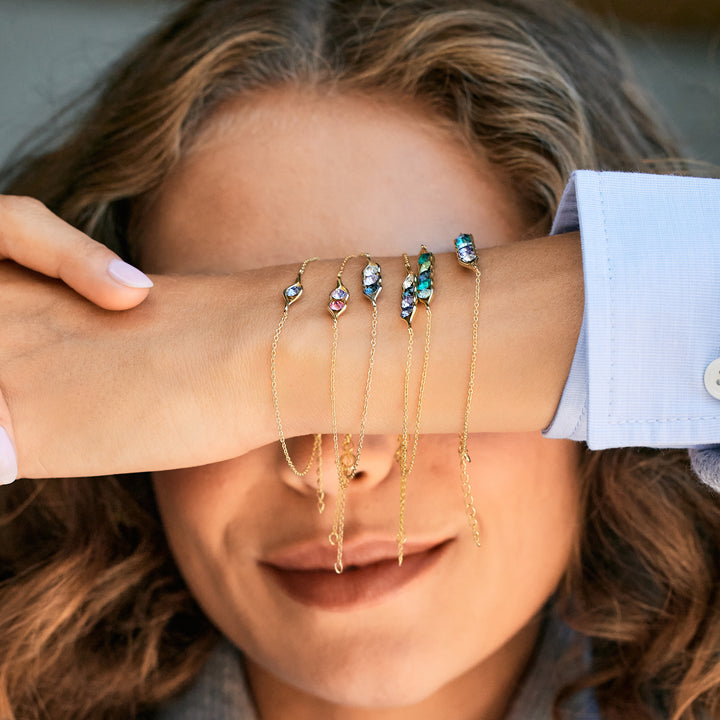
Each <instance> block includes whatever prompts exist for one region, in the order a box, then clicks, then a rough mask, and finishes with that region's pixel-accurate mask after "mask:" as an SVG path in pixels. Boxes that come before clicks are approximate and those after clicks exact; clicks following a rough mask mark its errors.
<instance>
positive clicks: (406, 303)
mask: <svg viewBox="0 0 720 720" xmlns="http://www.w3.org/2000/svg"><path fill="white" fill-rule="evenodd" d="M414 305H415V298H414V297H404V298H403V299H402V300H400V307H401V308H403V309H405V308H411V307H413V306H414Z"/></svg>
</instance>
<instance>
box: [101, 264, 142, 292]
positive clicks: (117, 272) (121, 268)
mask: <svg viewBox="0 0 720 720" xmlns="http://www.w3.org/2000/svg"><path fill="white" fill-rule="evenodd" d="M108 273H110V277H112V278H113V280H115V281H116V282H119V283H120V284H121V285H124V286H125V287H131V288H151V287H152V286H153V281H152V280H151V279H150V278H149V277H148V276H147V275H146V274H145V273H142V272H140V271H139V270H138V269H137V268H136V267H133V266H132V265H128V263H126V262H124V261H123V260H113V261H112V262H111V263H110V264H109V265H108Z"/></svg>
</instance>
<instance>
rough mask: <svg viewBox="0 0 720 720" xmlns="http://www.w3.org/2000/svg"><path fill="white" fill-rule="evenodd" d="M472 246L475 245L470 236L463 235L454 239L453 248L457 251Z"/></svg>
mask: <svg viewBox="0 0 720 720" xmlns="http://www.w3.org/2000/svg"><path fill="white" fill-rule="evenodd" d="M468 245H469V246H470V247H472V246H474V245H475V243H474V242H473V239H472V237H471V236H470V235H466V234H465V233H463V234H462V235H458V236H457V237H456V238H455V247H456V248H457V249H458V250H459V249H460V248H461V247H467V246H468Z"/></svg>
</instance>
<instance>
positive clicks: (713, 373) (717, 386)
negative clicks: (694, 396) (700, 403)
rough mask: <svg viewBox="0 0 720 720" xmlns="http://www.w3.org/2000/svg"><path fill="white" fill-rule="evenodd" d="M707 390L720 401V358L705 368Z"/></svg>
mask: <svg viewBox="0 0 720 720" xmlns="http://www.w3.org/2000/svg"><path fill="white" fill-rule="evenodd" d="M705 389H706V390H707V391H708V392H709V393H710V394H711V395H712V396H713V397H714V398H717V399H718V400H720V358H718V359H717V360H713V361H712V362H711V363H710V364H709V365H708V366H707V367H706V368H705Z"/></svg>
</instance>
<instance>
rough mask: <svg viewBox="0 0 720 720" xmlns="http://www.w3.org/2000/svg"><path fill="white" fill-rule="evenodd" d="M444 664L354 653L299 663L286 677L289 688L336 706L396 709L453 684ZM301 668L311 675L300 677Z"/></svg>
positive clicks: (400, 655) (401, 656) (401, 655)
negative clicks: (290, 686)
mask: <svg viewBox="0 0 720 720" xmlns="http://www.w3.org/2000/svg"><path fill="white" fill-rule="evenodd" d="M393 657H395V658H397V661H393ZM441 661H442V658H439V657H438V655H435V656H434V657H433V659H432V660H430V659H428V661H427V662H426V661H425V660H424V658H422V657H421V656H420V657H418V656H417V655H415V656H410V655H409V654H408V653H398V654H392V653H387V652H386V653H384V654H382V655H378V654H377V653H373V652H370V651H369V650H361V651H360V652H357V651H356V652H352V650H350V651H349V652H348V651H346V652H345V653H344V657H343V658H342V659H340V658H337V657H336V658H335V661H334V662H329V661H325V662H319V663H316V662H307V663H299V664H298V665H295V666H294V667H293V668H291V669H289V670H290V671H289V672H287V673H283V675H284V680H285V681H286V682H288V683H289V684H291V685H294V686H295V687H297V688H298V689H300V690H302V691H303V692H305V693H307V694H308V695H312V696H313V697H317V698H320V699H322V700H325V701H326V702H329V703H332V704H336V705H344V706H348V707H362V708H375V709H380V708H392V707H403V706H408V705H413V704H415V703H419V702H421V701H422V700H424V699H426V698H427V697H429V696H430V695H432V694H433V693H434V692H436V691H437V690H438V688H439V687H441V686H442V685H443V684H444V683H445V682H448V681H450V680H451V679H452V678H450V677H445V675H447V674H448V666H449V663H445V664H444V665H443V663H442V662H441ZM298 667H300V668H303V667H304V668H310V669H311V674H310V675H304V676H303V677H298V676H297V670H298ZM278 674H280V673H278Z"/></svg>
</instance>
